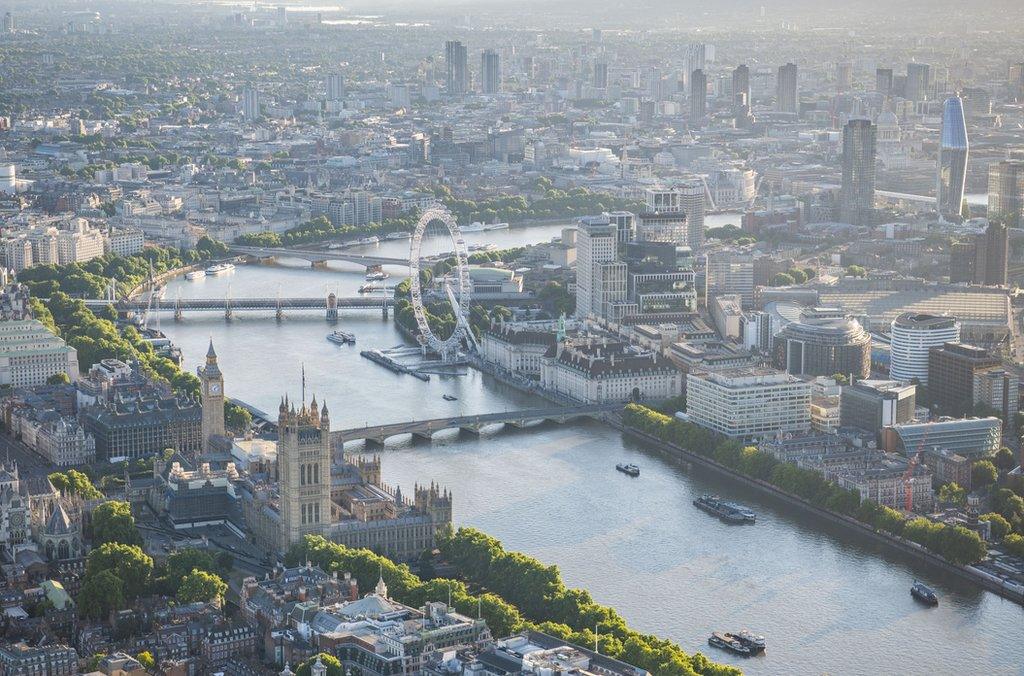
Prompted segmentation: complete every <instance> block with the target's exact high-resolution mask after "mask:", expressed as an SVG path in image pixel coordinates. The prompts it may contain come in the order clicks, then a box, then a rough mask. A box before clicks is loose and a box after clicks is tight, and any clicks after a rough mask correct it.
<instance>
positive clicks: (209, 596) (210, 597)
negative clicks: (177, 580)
mask: <svg viewBox="0 0 1024 676" xmlns="http://www.w3.org/2000/svg"><path fill="white" fill-rule="evenodd" d="M227 590H228V585H227V584H226V583H225V582H224V580H222V579H220V577H218V576H217V575H214V574H213V573H207V572H206V571H205V570H199V569H198V568H195V569H193V570H192V572H191V573H189V574H188V575H186V576H185V577H184V578H182V580H181V585H180V586H179V587H178V593H177V597H178V600H179V601H181V602H182V603H196V602H198V601H203V602H206V601H216V602H218V603H219V602H220V601H221V600H222V599H223V598H224V593H225V592H226V591H227Z"/></svg>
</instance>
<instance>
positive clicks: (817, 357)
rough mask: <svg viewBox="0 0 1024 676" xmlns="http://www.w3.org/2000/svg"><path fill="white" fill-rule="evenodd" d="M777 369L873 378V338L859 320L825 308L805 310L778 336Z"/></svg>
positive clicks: (804, 373)
mask: <svg viewBox="0 0 1024 676" xmlns="http://www.w3.org/2000/svg"><path fill="white" fill-rule="evenodd" d="M774 358H775V366H776V367H777V368H780V369H783V370H784V371H786V372H787V373H791V374H793V375H802V376H803V375H807V376H828V375H832V374H833V373H842V374H844V375H853V376H855V377H857V378H867V377H868V376H870V375H871V335H870V334H869V333H868V332H867V331H865V330H864V328H863V327H862V326H861V325H860V322H858V321H857V320H856V319H853V318H851V317H846V316H844V315H842V314H840V313H838V312H835V311H833V312H828V311H823V309H821V308H815V309H811V310H809V311H805V313H804V314H803V315H802V316H801V317H800V320H799V321H795V322H792V323H790V324H787V325H786V326H785V328H783V329H782V331H781V332H780V333H779V335H777V336H776V337H775V342H774Z"/></svg>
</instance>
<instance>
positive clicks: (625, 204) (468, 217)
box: [434, 181, 645, 223]
mask: <svg viewBox="0 0 1024 676" xmlns="http://www.w3.org/2000/svg"><path fill="white" fill-rule="evenodd" d="M538 187H539V188H540V189H542V190H544V193H543V196H542V197H539V198H537V199H534V200H532V201H527V199H526V197H524V196H523V195H498V196H496V197H488V198H486V199H483V200H469V199H458V198H456V197H455V196H454V195H453V194H452V192H451V190H450V189H449V188H448V187H447V186H440V187H438V188H435V190H434V194H435V195H436V196H437V197H438V198H439V199H440V200H441V202H442V204H444V206H445V207H447V208H448V210H449V211H451V212H452V213H453V214H454V215H455V217H456V218H457V219H458V221H459V223H472V222H481V223H495V222H504V223H518V222H521V221H530V220H542V219H549V218H571V217H573V216H586V215H589V214H600V213H603V212H605V211H634V212H635V211H642V210H643V209H644V208H645V206H644V203H643V202H640V201H637V200H630V199H624V198H621V197H615V196H614V195H609V194H607V193H600V192H592V191H590V190H587V189H586V188H573V189H572V190H568V191H563V190H558V189H555V188H552V187H551V183H550V181H548V182H547V183H544V184H540V183H538Z"/></svg>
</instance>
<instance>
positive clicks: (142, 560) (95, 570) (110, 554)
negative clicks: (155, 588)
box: [85, 542, 153, 601]
mask: <svg viewBox="0 0 1024 676" xmlns="http://www.w3.org/2000/svg"><path fill="white" fill-rule="evenodd" d="M104 571H110V572H111V573H114V574H116V576H117V577H118V578H119V580H121V581H122V582H123V584H124V596H125V599H127V600H129V601H130V600H132V599H135V598H137V597H139V596H141V595H143V593H144V592H146V590H147V587H148V585H149V580H150V576H151V575H152V573H153V559H151V558H150V557H149V556H147V555H146V553H145V552H143V551H142V550H141V549H140V548H139V547H137V546H135V545H124V544H120V543H117V542H107V543H106V544H104V545H102V546H100V547H99V548H98V549H93V550H92V551H91V552H89V557H88V558H87V559H86V561H85V579H86V580H88V579H90V578H94V577H96V576H98V575H99V574H100V573H102V572H104Z"/></svg>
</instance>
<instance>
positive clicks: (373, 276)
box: [366, 270, 391, 282]
mask: <svg viewBox="0 0 1024 676" xmlns="http://www.w3.org/2000/svg"><path fill="white" fill-rule="evenodd" d="M390 276H391V275H389V274H388V273H386V272H384V271H383V270H377V271H376V272H371V273H369V274H367V275H366V281H368V282H381V281H384V280H385V279H387V278H388V277H390Z"/></svg>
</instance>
